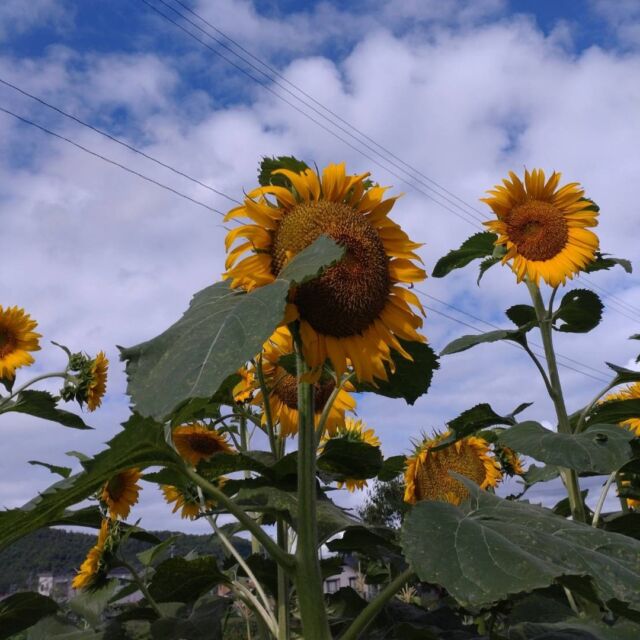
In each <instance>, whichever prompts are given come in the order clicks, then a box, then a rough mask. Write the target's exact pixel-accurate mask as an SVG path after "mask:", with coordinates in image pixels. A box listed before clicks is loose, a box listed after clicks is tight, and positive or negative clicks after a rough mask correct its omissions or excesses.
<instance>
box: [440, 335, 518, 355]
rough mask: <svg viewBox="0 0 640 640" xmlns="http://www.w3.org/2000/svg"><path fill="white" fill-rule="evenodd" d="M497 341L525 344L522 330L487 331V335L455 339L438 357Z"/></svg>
mask: <svg viewBox="0 0 640 640" xmlns="http://www.w3.org/2000/svg"><path fill="white" fill-rule="evenodd" d="M499 340H511V341H512V342H517V343H518V344H520V345H523V346H524V345H526V344H527V338H526V336H525V332H524V331H523V330H521V329H497V330H496V331H489V332H487V333H473V334H470V335H466V336H462V337H461V338H456V339H455V340H453V341H452V342H450V343H449V344H448V345H447V346H446V347H445V348H444V349H443V350H442V351H441V352H440V355H441V356H448V355H451V354H452V353H460V352H461V351H466V350H467V349H471V348H472V347H475V346H477V345H479V344H484V343H487V342H498V341H499Z"/></svg>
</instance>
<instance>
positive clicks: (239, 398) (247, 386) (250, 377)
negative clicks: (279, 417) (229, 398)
mask: <svg viewBox="0 0 640 640" xmlns="http://www.w3.org/2000/svg"><path fill="white" fill-rule="evenodd" d="M238 375H239V376H240V382H238V384H237V385H236V386H235V387H233V391H232V392H231V393H232V395H233V399H234V400H235V402H238V403H243V402H248V401H249V400H251V396H252V395H253V391H254V389H255V376H254V374H253V371H249V369H247V368H246V367H242V368H241V369H239V370H238Z"/></svg>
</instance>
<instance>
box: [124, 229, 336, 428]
mask: <svg viewBox="0 0 640 640" xmlns="http://www.w3.org/2000/svg"><path fill="white" fill-rule="evenodd" d="M343 254H344V248H343V247H340V246H338V245H337V244H336V243H335V242H334V241H333V240H331V238H328V237H327V236H320V237H319V238H318V239H317V240H316V241H315V242H314V243H313V244H311V245H310V246H309V247H307V248H306V249H304V251H301V252H300V253H299V254H297V255H296V256H295V257H294V258H293V260H291V262H289V264H288V265H287V266H286V267H285V268H284V269H283V270H282V272H281V273H280V275H279V277H278V279H277V280H275V281H274V282H272V283H271V284H268V285H265V286H263V287H259V288H257V289H255V290H254V291H252V292H251V293H248V294H247V293H244V292H241V291H237V290H233V289H231V288H230V286H229V282H228V281H225V282H218V283H216V284H214V285H211V286H210V287H207V288H206V289H203V290H202V291H200V292H199V293H197V294H196V295H195V296H194V297H193V300H192V301H191V304H190V306H189V309H187V311H186V312H185V314H184V315H183V316H182V318H181V319H180V320H178V322H176V323H175V324H174V325H173V326H171V327H170V328H169V329H167V330H166V331H165V332H164V333H162V334H160V335H159V336H157V337H156V338H153V339H152V340H149V341H148V342H143V343H142V344H139V345H136V346H134V347H130V348H128V349H124V348H121V357H122V359H123V360H126V361H127V366H126V370H127V376H128V379H129V385H128V388H127V391H128V393H129V395H130V396H131V398H132V399H133V402H134V404H135V407H136V410H137V411H138V413H141V414H142V415H146V416H154V417H156V418H158V419H164V418H165V417H166V416H167V415H168V414H169V413H170V412H171V411H173V410H174V409H175V408H176V407H178V406H179V405H181V404H183V403H184V402H185V401H188V400H189V399H191V398H210V397H211V396H213V394H215V393H216V392H217V391H218V389H219V388H220V386H221V385H222V384H223V382H224V381H225V379H227V377H228V376H230V375H231V374H233V373H234V372H236V371H237V370H238V369H239V368H240V367H241V366H242V365H243V364H244V363H245V362H247V361H248V360H250V359H251V358H253V357H254V356H255V355H256V354H257V353H259V351H260V349H261V348H262V345H263V344H264V342H265V340H267V338H268V337H269V336H270V335H271V334H272V333H273V331H274V330H275V328H276V327H277V326H278V324H279V323H280V322H281V321H282V318H283V317H284V309H285V304H286V300H287V295H288V293H289V289H290V288H291V286H292V285H294V284H301V283H302V282H305V281H306V280H308V279H310V278H314V277H315V276H317V275H318V273H320V272H321V271H322V270H323V269H324V268H326V267H328V266H330V265H332V264H333V263H335V262H337V261H338V260H340V258H341V257H342V256H343Z"/></svg>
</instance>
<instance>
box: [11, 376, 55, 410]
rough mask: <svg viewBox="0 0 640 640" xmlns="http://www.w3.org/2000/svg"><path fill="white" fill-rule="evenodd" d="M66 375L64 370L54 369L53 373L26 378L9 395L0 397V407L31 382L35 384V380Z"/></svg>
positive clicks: (26, 387)
mask: <svg viewBox="0 0 640 640" xmlns="http://www.w3.org/2000/svg"><path fill="white" fill-rule="evenodd" d="M66 377H67V372H66V371H56V372H55V373H43V374H42V375H40V376H36V377H35V378H31V380H28V381H27V382H25V383H24V384H23V385H22V386H21V387H18V388H17V389H16V390H15V391H13V392H12V393H11V395H8V396H7V397H6V398H2V400H0V407H3V406H4V405H6V404H8V403H9V401H11V400H13V398H15V397H16V396H18V395H19V394H20V393H21V392H22V391H24V390H25V389H28V388H29V387H30V386H31V385H32V384H35V383H36V382H40V381H41V380H46V379H47V378H66Z"/></svg>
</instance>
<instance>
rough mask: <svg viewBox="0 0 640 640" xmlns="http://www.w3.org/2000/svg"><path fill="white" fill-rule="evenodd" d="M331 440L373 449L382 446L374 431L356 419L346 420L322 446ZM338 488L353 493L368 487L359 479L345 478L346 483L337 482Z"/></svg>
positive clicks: (365, 482)
mask: <svg viewBox="0 0 640 640" xmlns="http://www.w3.org/2000/svg"><path fill="white" fill-rule="evenodd" d="M329 440H348V441H350V442H364V443H366V444H370V445H371V446H373V447H379V446H380V444H381V443H380V440H379V438H378V436H376V434H375V431H374V430H373V429H365V425H364V424H363V423H362V420H356V419H354V418H346V419H345V421H344V423H342V424H341V425H339V426H338V427H337V428H336V429H335V431H334V433H333V434H332V435H330V436H327V437H324V438H323V439H322V442H321V445H322V446H323V447H324V445H326V443H327V442H328V441H329ZM337 486H338V489H342V487H344V486H346V487H347V490H348V491H349V492H350V493H353V492H354V491H355V490H356V489H364V488H365V487H366V486H367V481H366V480H363V479H359V478H345V480H344V481H339V482H337Z"/></svg>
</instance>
